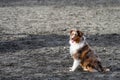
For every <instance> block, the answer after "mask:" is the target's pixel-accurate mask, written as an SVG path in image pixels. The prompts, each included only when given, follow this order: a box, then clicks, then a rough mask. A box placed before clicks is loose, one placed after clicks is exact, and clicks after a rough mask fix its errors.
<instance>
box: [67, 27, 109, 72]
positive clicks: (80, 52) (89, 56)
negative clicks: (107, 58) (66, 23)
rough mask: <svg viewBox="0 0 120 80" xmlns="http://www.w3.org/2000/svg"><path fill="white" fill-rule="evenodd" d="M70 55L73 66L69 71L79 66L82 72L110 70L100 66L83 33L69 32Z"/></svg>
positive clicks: (75, 30) (74, 30)
mask: <svg viewBox="0 0 120 80" xmlns="http://www.w3.org/2000/svg"><path fill="white" fill-rule="evenodd" d="M69 43H70V55H71V57H72V58H73V60H74V62H73V66H72V67H70V71H75V70H76V69H77V67H78V66H79V65H80V66H81V67H82V68H83V70H84V71H88V72H107V71H110V69H108V68H105V67H103V66H102V64H101V62H100V58H99V57H98V55H97V54H96V53H95V51H94V50H92V48H91V47H90V45H89V44H88V43H87V41H86V38H85V36H84V34H83V32H81V31H79V30H77V29H73V30H71V31H70V40H69Z"/></svg>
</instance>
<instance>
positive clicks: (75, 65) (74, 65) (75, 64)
mask: <svg viewBox="0 0 120 80" xmlns="http://www.w3.org/2000/svg"><path fill="white" fill-rule="evenodd" d="M79 65H80V60H78V59H74V62H73V66H72V67H71V68H70V70H69V71H75V70H76V68H77V67H78V66H79Z"/></svg>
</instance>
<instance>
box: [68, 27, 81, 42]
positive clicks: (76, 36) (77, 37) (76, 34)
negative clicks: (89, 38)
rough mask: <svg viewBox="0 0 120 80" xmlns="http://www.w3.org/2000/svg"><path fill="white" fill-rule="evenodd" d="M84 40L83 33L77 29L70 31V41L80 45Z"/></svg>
mask: <svg viewBox="0 0 120 80" xmlns="http://www.w3.org/2000/svg"><path fill="white" fill-rule="evenodd" d="M82 38H83V33H82V32H81V31H79V30H77V29H73V30H71V31H70V40H72V42H76V43H79V42H80V41H81V40H82Z"/></svg>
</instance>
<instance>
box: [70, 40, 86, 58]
mask: <svg viewBox="0 0 120 80" xmlns="http://www.w3.org/2000/svg"><path fill="white" fill-rule="evenodd" d="M84 45H85V41H82V42H80V43H75V42H73V43H72V41H71V40H70V54H71V56H72V55H73V54H74V53H76V52H77V50H78V49H81V48H83V47H84Z"/></svg>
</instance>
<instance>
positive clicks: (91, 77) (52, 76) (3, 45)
mask: <svg viewBox="0 0 120 80" xmlns="http://www.w3.org/2000/svg"><path fill="white" fill-rule="evenodd" d="M119 25H120V0H0V80H119V79H120V48H119V47H120V26H119ZM72 28H78V29H79V30H81V31H83V32H84V34H85V36H86V37H87V41H88V42H89V43H90V45H91V46H92V47H93V49H94V50H95V51H96V52H97V54H98V55H99V56H100V58H101V60H102V64H103V65H104V66H107V67H109V68H110V69H111V71H110V72H107V73H99V72H96V73H89V72H85V71H83V70H82V69H81V68H79V69H78V70H76V71H75V72H69V67H70V66H72V62H73V61H72V58H71V57H70V55H69V43H68V41H69V30H70V29H72Z"/></svg>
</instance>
